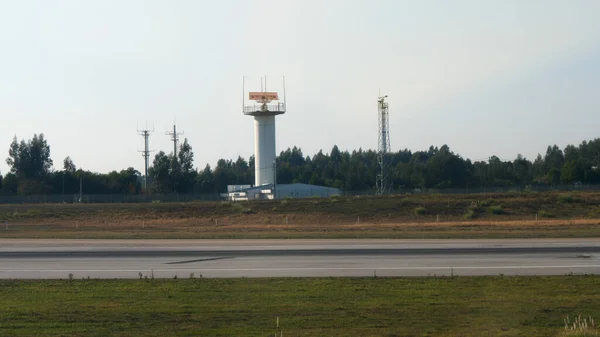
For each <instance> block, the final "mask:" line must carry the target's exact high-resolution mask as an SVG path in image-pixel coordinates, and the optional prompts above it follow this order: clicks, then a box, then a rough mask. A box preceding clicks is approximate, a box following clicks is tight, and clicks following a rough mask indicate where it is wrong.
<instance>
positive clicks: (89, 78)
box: [0, 0, 600, 174]
mask: <svg viewBox="0 0 600 337" xmlns="http://www.w3.org/2000/svg"><path fill="white" fill-rule="evenodd" d="M598 13H600V1H597V0H572V1H562V0H486V1H481V0H453V1H445V0H437V1H433V0H419V1H404V0H252V1H244V0H220V1H203V0H197V1H195V0H177V1H167V0H63V1H61V0H37V1H36V0H19V1H14V0H0V159H2V161H1V162H0V172H1V173H3V174H5V173H6V172H8V170H9V168H8V165H7V164H6V163H5V161H4V159H5V158H6V157H7V156H8V149H9V145H10V143H11V141H12V139H13V137H14V136H16V137H17V138H18V139H19V140H20V139H30V138H32V137H33V135H34V134H36V133H37V134H39V133H43V134H44V135H45V137H46V139H47V140H48V143H49V144H50V147H51V157H52V159H53V160H54V166H55V169H57V170H60V169H62V161H63V159H64V158H65V157H66V156H70V157H71V158H72V160H73V161H74V163H75V165H77V167H78V168H82V169H84V170H90V171H95V172H109V171H112V170H121V169H125V168H127V167H135V168H136V169H138V170H139V171H143V166H144V164H143V163H144V160H143V157H142V154H141V153H140V152H139V151H140V150H142V149H143V147H144V143H143V138H142V137H141V136H140V135H139V134H138V132H137V131H138V129H142V128H145V127H148V128H150V129H154V132H153V133H152V135H151V137H150V148H151V149H152V150H154V151H155V152H153V153H152V156H153V155H154V154H156V152H158V151H160V150H162V151H165V152H167V153H168V152H170V151H172V147H173V146H172V143H171V141H170V137H169V136H168V135H166V134H165V132H167V131H169V130H170V129H172V127H173V123H176V124H177V126H178V129H179V130H181V131H183V135H181V137H182V138H187V139H188V142H189V143H190V144H191V146H192V148H193V151H194V154H195V164H196V166H198V167H199V168H204V166H205V165H206V164H207V163H208V164H210V165H211V166H213V167H214V165H215V164H216V162H217V160H218V159H220V158H226V159H236V158H237V157H238V156H242V157H244V158H246V159H247V158H248V157H249V156H250V155H252V153H253V150H254V146H253V134H254V129H253V120H252V117H249V116H244V115H243V114H242V104H243V102H242V90H243V89H242V78H243V77H244V76H245V77H246V86H245V89H246V90H260V78H261V76H267V79H268V82H267V83H268V90H269V91H271V90H273V91H279V92H280V96H281V92H282V91H283V89H282V87H283V85H282V77H283V76H285V82H286V99H287V102H286V103H287V113H286V114H285V115H281V116H277V136H276V138H277V151H278V152H279V151H281V150H285V149H286V148H288V147H293V146H298V147H300V148H301V149H302V151H303V153H304V154H305V155H313V154H315V153H316V152H318V151H319V150H320V149H322V150H323V151H325V152H329V151H330V150H331V148H332V147H333V145H336V144H337V145H338V147H339V148H340V149H341V150H349V151H352V150H355V149H359V148H362V149H375V148H376V147H377V97H378V95H379V94H380V93H381V94H382V95H383V94H385V95H388V102H389V106H390V138H391V148H392V150H394V151H395V150H399V149H409V150H412V151H417V150H426V149H427V148H429V146H430V145H434V146H441V145H444V144H447V145H448V146H450V149H451V150H452V151H454V152H456V153H459V154H460V155H462V156H463V157H465V158H471V159H472V160H487V158H488V157H489V156H491V155H496V156H498V157H500V158H501V159H502V160H512V159H514V158H515V157H516V156H517V154H522V155H524V156H525V157H527V158H529V159H534V158H535V156H537V154H538V153H542V154H543V153H544V152H545V149H546V147H547V146H548V145H553V144H557V145H559V146H560V147H561V148H564V146H566V145H567V144H575V145H577V144H579V143H581V141H583V140H591V139H594V138H597V137H600V92H599V91H598V89H599V88H600V62H598V60H600V20H598Z"/></svg>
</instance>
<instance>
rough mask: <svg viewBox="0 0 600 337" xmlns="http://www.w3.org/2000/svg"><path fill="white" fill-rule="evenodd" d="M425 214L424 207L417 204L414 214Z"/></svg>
mask: <svg viewBox="0 0 600 337" xmlns="http://www.w3.org/2000/svg"><path fill="white" fill-rule="evenodd" d="M424 214H425V207H422V206H419V207H417V208H415V215H424Z"/></svg>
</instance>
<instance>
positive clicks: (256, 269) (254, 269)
mask: <svg viewBox="0 0 600 337" xmlns="http://www.w3.org/2000/svg"><path fill="white" fill-rule="evenodd" d="M542 268H554V269H556V268H600V265H564V266H459V267H452V266H444V267H438V266H435V267H372V268H366V267H357V268H353V267H330V268H329V267H314V268H185V269H183V268H179V269H147V268H146V269H142V268H140V269H0V272H7V273H8V272H57V273H59V272H71V271H78V272H140V271H154V272H172V271H178V270H198V271H302V270H431V269H443V270H448V269H455V270H457V269H542Z"/></svg>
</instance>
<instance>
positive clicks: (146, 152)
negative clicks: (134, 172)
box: [138, 129, 154, 191]
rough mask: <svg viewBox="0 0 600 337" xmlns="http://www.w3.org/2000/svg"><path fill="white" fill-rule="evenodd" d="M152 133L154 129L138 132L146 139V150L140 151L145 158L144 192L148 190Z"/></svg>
mask: <svg viewBox="0 0 600 337" xmlns="http://www.w3.org/2000/svg"><path fill="white" fill-rule="evenodd" d="M151 132H154V129H152V130H149V129H144V130H138V133H139V134H140V135H141V136H142V137H144V150H142V151H138V152H141V153H142V156H143V157H144V191H147V190H148V167H149V165H150V163H149V162H150V152H152V151H151V150H150V147H149V141H148V139H149V138H150V133H151Z"/></svg>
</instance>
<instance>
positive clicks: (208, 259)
mask: <svg viewBox="0 0 600 337" xmlns="http://www.w3.org/2000/svg"><path fill="white" fill-rule="evenodd" d="M232 258H233V257H231V256H223V257H211V258H207V259H196V260H187V261H175V262H165V264H185V263H194V262H204V261H215V260H225V259H232Z"/></svg>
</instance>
